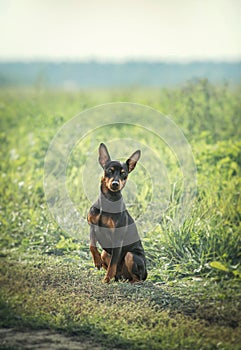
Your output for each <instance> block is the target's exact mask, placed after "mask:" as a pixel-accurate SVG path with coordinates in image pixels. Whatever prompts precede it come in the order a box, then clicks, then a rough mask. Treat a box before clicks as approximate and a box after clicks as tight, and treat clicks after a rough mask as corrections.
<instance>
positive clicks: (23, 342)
mask: <svg viewBox="0 0 241 350" xmlns="http://www.w3.org/2000/svg"><path fill="white" fill-rule="evenodd" d="M0 349H2V350H3V349H11V350H28V349H31V350H33V349H37V350H50V349H51V350H52V349H53V350H83V349H87V350H88V349H94V350H101V349H103V347H101V346H99V345H98V344H95V343H94V342H92V341H91V340H89V339H86V340H84V341H83V339H78V338H77V337H71V336H65V335H63V334H61V333H57V332H53V331H50V330H24V331H22V330H21V331H20V330H16V329H13V328H10V329H9V328H8V329H6V328H2V329H0Z"/></svg>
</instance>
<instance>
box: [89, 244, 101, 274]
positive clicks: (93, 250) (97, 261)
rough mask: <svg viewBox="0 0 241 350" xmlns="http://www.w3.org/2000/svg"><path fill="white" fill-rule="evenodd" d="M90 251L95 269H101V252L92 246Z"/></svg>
mask: <svg viewBox="0 0 241 350" xmlns="http://www.w3.org/2000/svg"><path fill="white" fill-rule="evenodd" d="M90 251H91V254H92V257H93V260H94V264H95V267H97V268H98V269H100V268H101V267H102V260H101V256H100V252H99V251H98V249H97V247H95V246H93V245H90Z"/></svg>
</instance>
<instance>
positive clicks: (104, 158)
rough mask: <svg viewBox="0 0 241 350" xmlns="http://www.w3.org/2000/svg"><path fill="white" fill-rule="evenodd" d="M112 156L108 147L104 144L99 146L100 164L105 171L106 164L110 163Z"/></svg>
mask: <svg viewBox="0 0 241 350" xmlns="http://www.w3.org/2000/svg"><path fill="white" fill-rule="evenodd" d="M110 161H111V159H110V155H109V153H108V150H107V147H106V145H105V144H104V143H101V144H100V146H99V163H100V165H101V166H102V168H103V169H104V168H105V166H106V164H107V163H108V162H110Z"/></svg>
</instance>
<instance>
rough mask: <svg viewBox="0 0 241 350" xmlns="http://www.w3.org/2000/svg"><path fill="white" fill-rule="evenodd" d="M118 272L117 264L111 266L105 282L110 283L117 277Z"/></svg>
mask: <svg viewBox="0 0 241 350" xmlns="http://www.w3.org/2000/svg"><path fill="white" fill-rule="evenodd" d="M116 270H117V264H113V265H112V266H110V265H109V266H108V269H107V272H106V275H105V278H104V280H103V282H104V283H109V282H110V280H111V279H112V278H114V277H115V275H116Z"/></svg>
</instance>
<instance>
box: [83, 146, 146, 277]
mask: <svg viewBox="0 0 241 350" xmlns="http://www.w3.org/2000/svg"><path fill="white" fill-rule="evenodd" d="M140 155H141V152H140V151H139V150H138V151H136V152H134V153H133V154H132V155H131V157H130V158H129V159H128V160H127V161H126V162H124V163H121V162H119V161H115V160H111V158H110V155H109V153H108V150H107V148H106V146H105V145H104V144H103V143H101V144H100V146H99V163H100V165H101V166H102V168H103V169H104V176H103V177H102V179H101V188H100V189H101V191H100V195H99V198H98V200H97V201H96V202H95V203H94V204H93V205H92V207H91V208H90V210H89V213H88V223H89V225H90V251H91V253H92V256H93V260H94V264H95V266H96V267H97V268H98V269H100V268H101V267H103V268H104V269H105V270H106V274H105V277H104V280H103V282H104V283H109V282H110V280H111V279H115V281H118V280H120V279H122V280H128V281H130V282H132V283H134V282H141V281H144V280H145V279H146V278H147V271H146V258H145V253H144V249H143V246H142V243H141V240H140V237H139V234H138V231H137V228H136V225H135V222H134V220H133V218H132V217H131V216H130V214H129V213H128V211H127V210H126V207H125V203H124V201H123V197H122V194H121V191H122V189H123V188H124V186H125V184H126V181H127V177H128V174H129V173H130V172H131V171H132V170H133V169H134V168H135V166H136V163H137V162H138V160H139V159H140ZM97 242H99V244H100V245H101V247H102V249H103V251H102V253H101V254H100V252H99V251H98V249H97V246H96V245H97Z"/></svg>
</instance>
